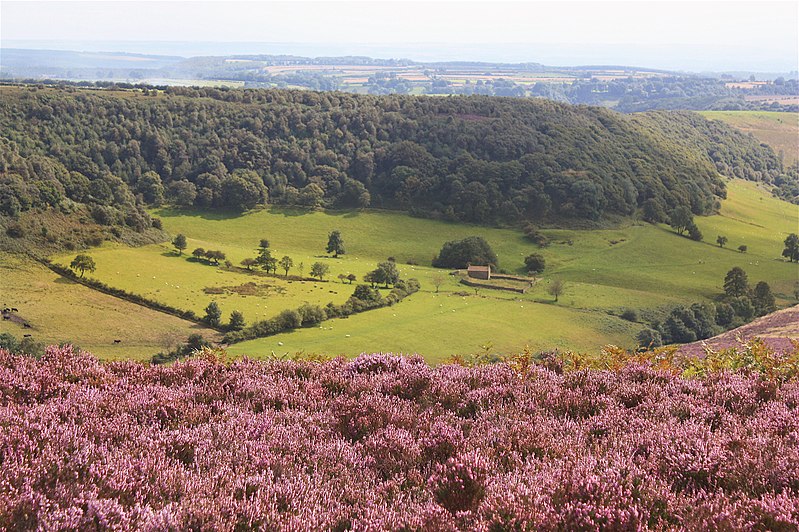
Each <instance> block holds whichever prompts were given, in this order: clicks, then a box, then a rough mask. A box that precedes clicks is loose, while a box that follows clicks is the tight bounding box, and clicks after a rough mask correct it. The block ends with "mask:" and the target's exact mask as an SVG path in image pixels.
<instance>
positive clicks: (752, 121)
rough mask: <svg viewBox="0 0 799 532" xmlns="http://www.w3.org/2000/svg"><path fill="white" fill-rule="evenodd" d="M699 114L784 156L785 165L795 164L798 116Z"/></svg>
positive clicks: (798, 149)
mask: <svg viewBox="0 0 799 532" xmlns="http://www.w3.org/2000/svg"><path fill="white" fill-rule="evenodd" d="M700 114H701V115H702V116H704V117H705V118H709V119H711V120H721V121H722V122H726V123H728V124H730V125H731V126H734V127H736V128H738V129H740V130H741V131H744V132H746V133H751V134H752V135H754V136H755V137H756V138H757V139H758V140H759V141H760V142H765V143H766V144H768V145H769V146H771V147H772V148H773V149H774V151H775V152H776V153H777V155H778V156H782V157H784V159H785V164H786V165H788V164H794V163H796V162H797V161H799V113H778V112H765V111H702V112H701V113H700Z"/></svg>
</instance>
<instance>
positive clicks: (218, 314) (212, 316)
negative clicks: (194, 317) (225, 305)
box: [203, 301, 222, 327]
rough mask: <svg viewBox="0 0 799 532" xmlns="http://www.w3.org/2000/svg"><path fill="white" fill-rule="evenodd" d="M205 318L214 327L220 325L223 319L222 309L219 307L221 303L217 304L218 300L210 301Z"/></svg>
mask: <svg viewBox="0 0 799 532" xmlns="http://www.w3.org/2000/svg"><path fill="white" fill-rule="evenodd" d="M203 320H205V322H206V323H208V324H209V325H211V326H213V327H219V323H220V322H221V320H222V311H221V310H220V309H219V305H217V304H216V301H211V302H210V303H208V306H207V307H205V317H204V318H203Z"/></svg>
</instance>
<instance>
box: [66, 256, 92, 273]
mask: <svg viewBox="0 0 799 532" xmlns="http://www.w3.org/2000/svg"><path fill="white" fill-rule="evenodd" d="M69 267H70V268H72V269H73V270H77V271H80V276H81V277H83V274H84V273H85V272H87V271H88V272H93V271H94V270H95V269H96V268H97V266H96V265H95V263H94V259H93V258H91V257H90V256H89V255H78V256H76V257H75V258H74V259H72V262H70V263H69Z"/></svg>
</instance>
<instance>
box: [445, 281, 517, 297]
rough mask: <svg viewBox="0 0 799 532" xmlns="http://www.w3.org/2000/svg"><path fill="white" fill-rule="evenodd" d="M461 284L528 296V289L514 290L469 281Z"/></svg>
mask: <svg viewBox="0 0 799 532" xmlns="http://www.w3.org/2000/svg"><path fill="white" fill-rule="evenodd" d="M460 282H461V284H465V285H466V286H471V287H472V288H488V289H489V290H504V291H506V292H515V293H517V294H526V293H527V290H528V288H529V287H527V288H512V287H510V286H497V285H494V284H484V283H476V282H474V281H469V280H468V279H461V281H460Z"/></svg>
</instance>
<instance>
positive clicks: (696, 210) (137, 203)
mask: <svg viewBox="0 0 799 532" xmlns="http://www.w3.org/2000/svg"><path fill="white" fill-rule="evenodd" d="M0 129H2V131H3V132H4V134H3V135H4V137H3V138H2V139H0V213H2V214H4V215H6V216H12V217H13V216H16V215H18V214H19V213H21V212H24V211H25V210H29V209H31V208H38V207H48V206H53V207H58V208H61V209H69V208H74V207H72V206H74V205H86V206H88V208H89V212H90V215H91V217H92V218H93V219H94V220H95V221H97V222H98V223H101V224H105V225H126V226H129V227H132V228H135V229H137V230H143V229H144V228H147V227H149V226H150V225H151V223H152V221H151V220H150V218H149V217H148V216H147V213H146V212H145V207H147V206H152V205H160V204H162V203H164V202H168V203H171V204H175V205H178V206H183V207H194V208H202V209H237V210H245V209H250V208H253V207H255V206H257V205H262V204H265V203H267V202H270V203H277V204H287V205H300V206H305V207H309V208H314V207H341V208H352V207H367V206H373V207H381V208H393V209H401V210H405V211H410V212H412V213H415V214H418V215H423V216H428V217H440V218H446V219H453V220H463V221H470V222H478V223H495V222H503V221H513V222H517V221H519V220H525V219H527V220H543V219H554V220H558V219H563V218H568V217H576V218H584V219H591V220H597V219H599V218H601V217H603V216H605V215H609V214H620V215H632V214H634V213H636V212H637V211H639V210H640V209H641V208H643V206H644V204H645V203H646V202H647V201H650V200H651V201H652V202H655V203H656V204H657V205H658V206H659V208H662V209H663V210H665V211H670V210H672V209H674V208H676V207H678V206H683V207H686V208H688V209H689V210H690V211H691V212H692V213H693V214H708V213H711V212H713V211H714V209H716V208H717V207H718V199H719V198H722V197H724V194H725V189H724V184H723V182H722V180H721V179H720V177H719V172H721V173H723V174H726V175H733V176H738V177H742V178H745V179H751V180H757V181H763V182H766V183H775V182H776V181H777V180H780V179H782V180H786V179H787V180H789V181H790V179H789V177H786V173H785V171H784V169H783V167H782V164H781V162H780V160H779V159H778V158H777V156H776V155H775V154H774V152H773V151H772V150H771V148H768V147H766V146H763V145H761V144H760V143H758V142H757V141H755V140H754V139H753V138H751V137H749V136H746V135H743V134H741V133H739V132H737V131H735V130H733V129H732V128H730V127H728V126H725V125H724V124H721V123H719V122H711V121H708V120H705V119H704V118H702V117H700V116H698V115H694V114H692V113H644V114H640V115H634V116H626V115H621V114H619V113H615V112H612V111H608V110H605V109H601V108H591V107H576V106H571V105H566V104H560V103H556V102H551V101H545V100H522V99H501V98H491V97H482V96H469V97H465V96H457V97H450V98H430V97H410V96H369V95H354V94H342V93H315V92H302V91H283V90H237V91H227V90H221V89H211V88H206V89H189V88H180V87H171V88H168V89H166V91H164V92H162V93H159V94H158V96H156V97H152V96H143V95H141V93H137V92H125V93H120V92H118V91H91V92H90V91H83V90H76V89H72V92H68V91H65V90H56V89H36V88H31V89H21V88H20V89H15V90H9V91H7V92H4V97H3V99H2V101H0Z"/></svg>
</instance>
